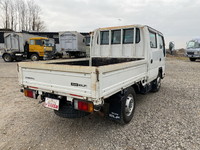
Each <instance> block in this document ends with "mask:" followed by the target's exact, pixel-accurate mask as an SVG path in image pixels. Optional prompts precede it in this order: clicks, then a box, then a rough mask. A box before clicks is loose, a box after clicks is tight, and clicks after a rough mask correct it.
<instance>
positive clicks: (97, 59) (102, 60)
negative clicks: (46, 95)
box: [49, 57, 143, 67]
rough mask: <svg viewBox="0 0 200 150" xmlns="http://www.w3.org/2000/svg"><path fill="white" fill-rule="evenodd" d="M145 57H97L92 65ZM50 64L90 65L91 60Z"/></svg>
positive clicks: (97, 65)
mask: <svg viewBox="0 0 200 150" xmlns="http://www.w3.org/2000/svg"><path fill="white" fill-rule="evenodd" d="M142 59H143V58H107V57H106V58H102V57H99V58H98V57H95V58H92V66H95V67H99V66H104V65H112V64H119V63H125V62H130V61H137V60H142ZM49 64H57V65H78V66H89V60H81V61H76V60H74V61H67V62H53V63H49Z"/></svg>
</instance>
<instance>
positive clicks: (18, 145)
mask: <svg viewBox="0 0 200 150" xmlns="http://www.w3.org/2000/svg"><path fill="white" fill-rule="evenodd" d="M166 67H167V71H166V77H165V79H164V80H163V81H162V88H161V89H160V91H159V92H157V93H148V94H146V95H137V107H136V110H135V114H134V118H133V120H132V121H131V122H130V123H129V124H127V125H125V126H122V125H119V124H116V123H114V122H112V121H110V120H108V119H106V118H102V117H100V116H98V115H97V114H93V115H89V116H87V117H84V118H81V119H63V118H59V117H58V116H56V115H55V114H54V112H53V111H52V110H50V109H45V108H44V107H43V106H42V105H41V104H38V101H37V100H34V99H29V98H26V97H24V96H23V94H22V93H20V92H19V86H18V81H17V63H15V62H13V63H4V62H3V60H2V59H0V84H1V86H0V149H2V150H7V149H14V150H15V149H19V150H27V149H34V150H35V149H36V150H40V149H41V150H44V149H48V150H51V149H61V150H62V149H63V150H64V149H69V150H73V149H81V150H88V149H91V150H95V149H113V150H115V149H122V150H124V149H125V150H126V149H127V150H145V149H148V150H149V149H152V150H157V149H158V150H160V149H162V150H165V149H170V150H177V149H178V150H185V149H187V150H198V149H200V61H198V62H190V61H188V60H187V59H183V60H177V59H175V58H168V59H167V62H166Z"/></svg>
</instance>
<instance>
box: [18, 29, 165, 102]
mask: <svg viewBox="0 0 200 150" xmlns="http://www.w3.org/2000/svg"><path fill="white" fill-rule="evenodd" d="M115 31H116V33H115ZM135 31H136V32H135ZM103 34H107V36H108V37H107V36H105V35H103ZM111 35H112V36H111ZM113 35H114V36H113ZM115 35H116V36H115ZM119 35H120V36H119ZM104 38H105V39H104ZM117 38H118V39H119V40H118V41H117V40H116V39H117ZM133 39H134V40H133ZM106 40H107V41H106ZM114 40H115V41H114ZM103 42H105V43H103ZM114 42H115V43H114ZM118 42H119V43H118ZM117 43H118V44H117ZM90 54H91V57H90V58H88V59H87V58H84V59H73V60H62V61H48V62H34V63H29V62H23V63H19V81H20V85H21V86H22V88H23V89H32V90H36V91H37V92H38V94H42V93H53V94H57V95H61V96H66V97H67V101H71V102H73V100H74V99H82V100H85V101H90V102H92V103H93V104H94V106H99V105H103V104H104V100H105V99H106V98H109V97H110V96H112V95H114V94H116V93H118V92H120V91H122V90H123V89H126V88H128V87H130V86H133V85H136V84H138V85H141V87H148V86H149V85H150V84H151V83H152V82H153V81H154V80H156V79H157V77H158V75H159V74H160V75H161V77H162V78H163V77H164V74H165V44H164V39H163V35H162V34H161V33H160V32H158V31H156V30H154V29H152V28H150V27H148V26H142V25H131V26H122V27H110V28H100V29H97V30H95V31H94V34H93V36H92V42H91V52H90Z"/></svg>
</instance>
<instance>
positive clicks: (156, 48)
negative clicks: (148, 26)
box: [148, 30, 163, 81]
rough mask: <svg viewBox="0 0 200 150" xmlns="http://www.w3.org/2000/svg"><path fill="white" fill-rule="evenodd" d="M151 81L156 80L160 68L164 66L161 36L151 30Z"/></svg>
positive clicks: (149, 68) (149, 61)
mask: <svg viewBox="0 0 200 150" xmlns="http://www.w3.org/2000/svg"><path fill="white" fill-rule="evenodd" d="M149 41H150V43H149V44H150V45H149V59H148V64H149V67H148V72H149V81H152V80H154V79H156V77H157V76H158V72H159V68H160V67H161V66H162V60H163V51H162V50H161V49H162V47H161V46H160V43H159V35H158V33H157V32H156V31H152V30H149Z"/></svg>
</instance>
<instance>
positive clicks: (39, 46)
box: [28, 37, 53, 61]
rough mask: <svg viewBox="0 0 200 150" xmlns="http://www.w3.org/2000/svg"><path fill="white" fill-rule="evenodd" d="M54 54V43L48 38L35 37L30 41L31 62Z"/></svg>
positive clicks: (29, 53)
mask: <svg viewBox="0 0 200 150" xmlns="http://www.w3.org/2000/svg"><path fill="white" fill-rule="evenodd" d="M52 52H53V43H50V41H49V39H48V38H44V37H34V38H30V39H29V51H28V55H29V57H30V59H31V60H33V61H36V60H39V58H47V57H49V55H50V54H51V53H52Z"/></svg>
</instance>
